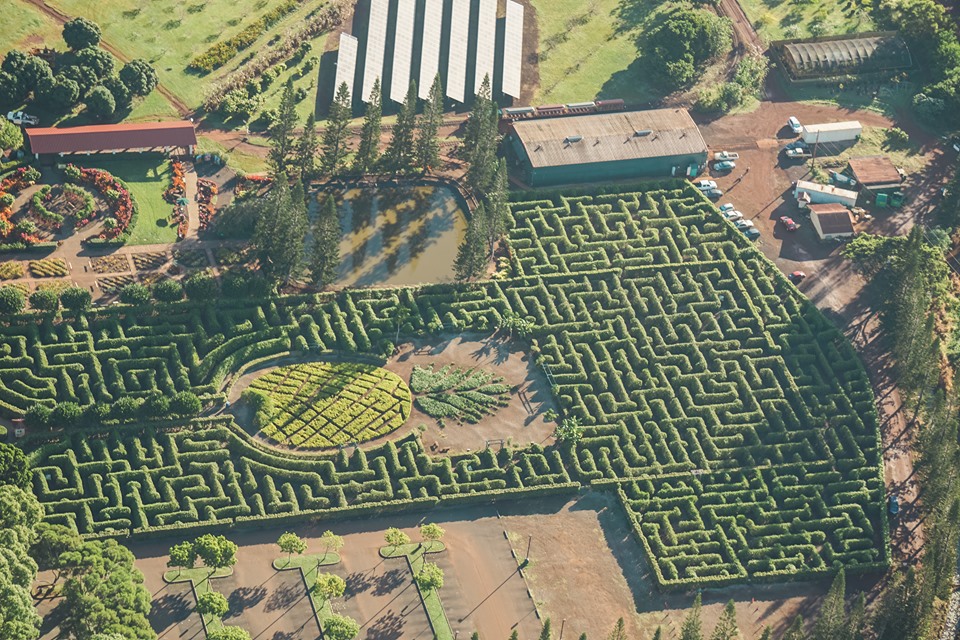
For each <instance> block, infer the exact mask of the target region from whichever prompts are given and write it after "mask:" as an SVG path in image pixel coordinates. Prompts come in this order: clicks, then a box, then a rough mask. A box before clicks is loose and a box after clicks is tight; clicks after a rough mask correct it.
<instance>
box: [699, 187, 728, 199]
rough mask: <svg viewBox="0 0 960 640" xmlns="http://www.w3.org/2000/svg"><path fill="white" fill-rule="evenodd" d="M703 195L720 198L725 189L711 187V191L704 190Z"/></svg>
mask: <svg viewBox="0 0 960 640" xmlns="http://www.w3.org/2000/svg"><path fill="white" fill-rule="evenodd" d="M703 195H705V196H707V197H708V198H710V199H711V200H719V199H720V198H722V197H723V191H721V190H720V189H717V188H713V189H710V190H709V191H704V192H703Z"/></svg>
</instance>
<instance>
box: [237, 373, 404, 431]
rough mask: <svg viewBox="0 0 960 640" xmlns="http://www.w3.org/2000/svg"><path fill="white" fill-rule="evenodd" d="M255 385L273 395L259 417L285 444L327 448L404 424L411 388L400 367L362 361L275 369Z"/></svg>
mask: <svg viewBox="0 0 960 640" xmlns="http://www.w3.org/2000/svg"><path fill="white" fill-rule="evenodd" d="M250 389H251V390H253V391H257V392H260V393H262V394H263V395H265V396H266V397H267V398H269V401H270V402H269V406H268V407H264V408H262V409H261V410H260V411H258V414H257V416H256V418H255V422H256V423H257V424H258V426H260V429H261V433H262V434H263V435H264V436H266V437H267V438H270V439H271V440H274V441H276V442H279V443H281V444H290V445H293V446H296V447H309V448H325V447H333V446H337V445H343V444H348V443H356V442H364V441H367V440H372V439H373V438H378V437H380V436H383V435H386V434H388V433H390V432H392V431H395V430H397V429H399V428H400V427H401V426H402V425H403V423H404V422H405V421H406V419H407V417H408V416H409V415H410V389H409V388H408V387H407V385H406V383H405V382H404V381H403V380H401V379H400V377H399V376H397V375H396V374H395V373H392V372H390V371H387V370H386V369H381V368H379V367H375V366H373V365H369V364H363V363H356V362H346V363H344V362H337V363H334V362H314V363H310V364H298V365H291V366H287V367H281V368H279V369H275V370H274V371H271V372H270V373H267V374H264V375H263V376H260V377H259V378H257V379H256V380H254V381H253V383H251V385H250Z"/></svg>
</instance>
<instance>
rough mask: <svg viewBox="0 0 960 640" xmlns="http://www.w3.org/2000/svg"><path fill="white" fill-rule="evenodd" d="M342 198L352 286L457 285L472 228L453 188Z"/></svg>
mask: <svg viewBox="0 0 960 640" xmlns="http://www.w3.org/2000/svg"><path fill="white" fill-rule="evenodd" d="M336 195H337V204H338V209H339V211H340V228H341V229H342V230H343V239H342V240H341V242H340V257H341V262H340V273H339V276H338V278H337V284H341V285H347V286H369V285H377V284H380V285H394V286H404V285H415V284H421V283H429V282H451V281H452V280H453V263H454V260H455V259H456V257H457V249H458V248H459V247H460V242H461V241H462V240H463V236H464V233H465V232H466V228H467V221H466V213H465V211H464V209H463V204H462V200H461V199H460V197H459V196H458V195H457V194H456V193H455V192H454V191H453V190H452V189H449V188H447V187H438V186H402V187H401V186H385V187H381V186H377V187H363V188H351V189H348V190H346V191H344V192H342V193H339V194H336Z"/></svg>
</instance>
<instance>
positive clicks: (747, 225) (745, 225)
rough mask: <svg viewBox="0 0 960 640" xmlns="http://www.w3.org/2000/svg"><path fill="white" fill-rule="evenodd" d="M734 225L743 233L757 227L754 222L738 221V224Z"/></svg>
mask: <svg viewBox="0 0 960 640" xmlns="http://www.w3.org/2000/svg"><path fill="white" fill-rule="evenodd" d="M733 225H734V226H735V227H736V228H737V229H740V230H741V231H743V230H744V229H750V228H751V227H756V225H755V224H753V221H752V220H737V221H736V222H734V223H733Z"/></svg>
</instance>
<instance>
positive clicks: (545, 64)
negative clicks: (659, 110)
mask: <svg viewBox="0 0 960 640" xmlns="http://www.w3.org/2000/svg"><path fill="white" fill-rule="evenodd" d="M532 2H533V6H534V7H535V8H536V10H537V19H538V22H539V27H540V49H539V54H540V88H539V90H538V91H537V93H536V96H535V97H534V102H535V103H539V104H546V103H557V102H578V101H583V100H593V99H595V98H623V99H624V100H626V101H627V102H647V101H650V100H653V99H656V98H658V97H660V95H661V94H660V92H659V91H658V90H657V89H655V88H654V87H652V86H650V85H649V84H648V83H647V81H646V77H647V74H646V73H644V71H643V64H642V59H641V53H640V52H641V50H642V47H641V45H640V43H639V42H638V40H639V39H640V38H641V37H642V36H643V33H644V32H645V31H646V30H648V29H650V28H651V27H652V26H653V25H654V24H655V20H656V16H657V14H659V13H660V12H662V11H663V9H664V8H665V7H667V6H668V5H669V4H670V3H661V2H656V1H655V0H634V1H632V2H630V3H627V2H624V1H623V0H595V1H593V2H590V3H585V2H582V0H532ZM600 45H602V46H600Z"/></svg>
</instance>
